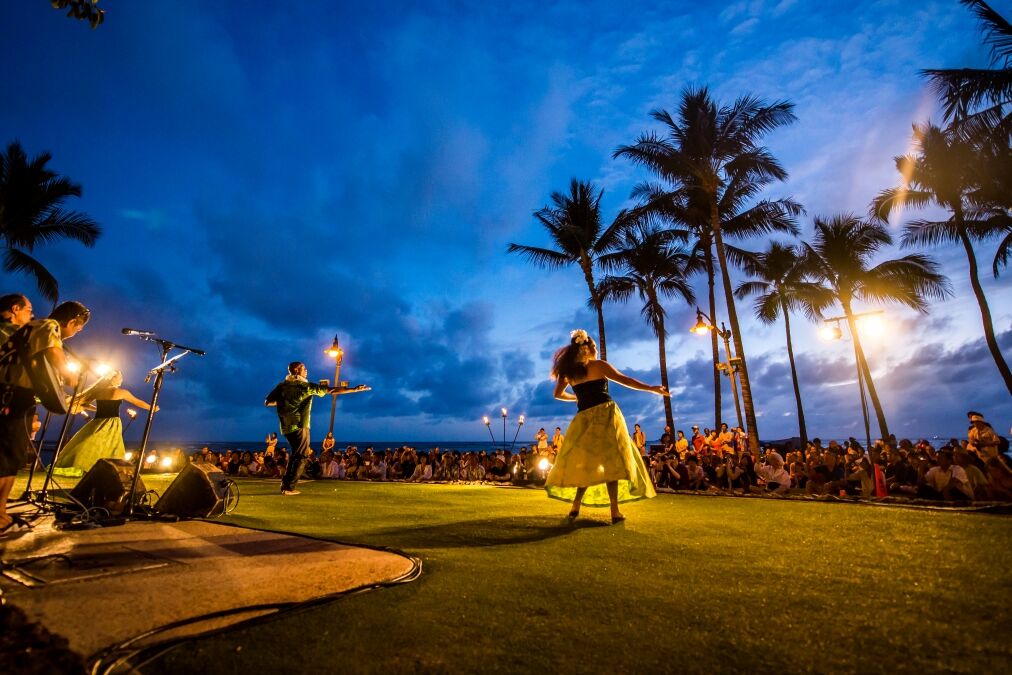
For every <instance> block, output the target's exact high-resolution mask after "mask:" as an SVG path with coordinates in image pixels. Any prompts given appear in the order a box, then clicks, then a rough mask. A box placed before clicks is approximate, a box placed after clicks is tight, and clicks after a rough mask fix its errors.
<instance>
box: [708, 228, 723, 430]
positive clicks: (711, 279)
mask: <svg viewBox="0 0 1012 675" xmlns="http://www.w3.org/2000/svg"><path fill="white" fill-rule="evenodd" d="M704 247H705V248H706V283H707V286H708V289H707V290H708V291H709V296H710V297H709V300H710V307H709V312H710V321H712V322H714V324H716V322H717V296H716V294H715V290H714V285H715V284H716V277H715V275H714V272H713V240H711V239H710V238H709V237H706V240H705V242H704ZM710 348H711V349H712V350H713V419H714V421H715V426H714V428H715V429H720V418H721V406H722V403H721V400H720V371H719V370H717V362H719V361H720V352H719V351H718V347H717V331H715V330H711V331H710Z"/></svg>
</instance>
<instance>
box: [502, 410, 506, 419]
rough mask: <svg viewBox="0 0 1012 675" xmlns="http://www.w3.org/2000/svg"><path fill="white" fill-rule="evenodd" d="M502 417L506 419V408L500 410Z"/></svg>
mask: <svg viewBox="0 0 1012 675" xmlns="http://www.w3.org/2000/svg"><path fill="white" fill-rule="evenodd" d="M502 416H503V417H506V408H502Z"/></svg>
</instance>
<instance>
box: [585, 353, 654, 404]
mask: <svg viewBox="0 0 1012 675" xmlns="http://www.w3.org/2000/svg"><path fill="white" fill-rule="evenodd" d="M595 365H597V367H598V368H599V369H600V372H601V375H603V376H604V377H607V378H608V379H609V380H611V381H612V382H617V383H619V384H621V385H622V386H623V387H629V388H630V389H637V390H639V391H648V392H650V393H651V394H657V395H658V396H671V393H670V392H669V391H668V390H667V389H666V388H665V387H663V386H662V385H659V384H658V385H652V384H647V383H646V382H640V381H639V380H637V379H636V378H635V377H629V376H628V375H626V374H625V373H623V372H621V371H620V370H619V369H618V368H616V367H615V366H613V365H611V364H610V363H608V362H607V361H598V362H597V363H596V364H595Z"/></svg>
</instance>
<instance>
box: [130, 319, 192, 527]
mask: <svg viewBox="0 0 1012 675" xmlns="http://www.w3.org/2000/svg"><path fill="white" fill-rule="evenodd" d="M137 337H139V338H140V339H142V340H147V341H149V342H155V343H157V344H158V346H159V347H160V348H161V351H162V362H161V363H159V364H158V365H157V366H155V367H154V368H152V369H151V370H150V371H149V372H148V376H147V377H146V378H144V381H145V382H148V381H150V380H151V377H152V376H154V378H155V383H154V385H153V387H152V391H151V407H150V408H149V409H148V416H147V419H146V420H145V421H144V433H143V434H142V435H141V445H140V448H138V450H137V459H136V461H135V462H134V477H133V480H132V481H131V482H130V494H129V495H127V501H126V509H125V510H124V512H123V516H124V517H125V518H130V517H132V516H133V512H134V495H135V494H136V493H137V479H138V478H140V475H141V466H142V465H143V464H144V456H145V452H147V448H148V438H149V437H150V436H151V424H152V423H153V422H154V419H155V408H156V407H157V406H158V397H159V395H160V394H161V392H162V384H163V383H164V381H165V371H166V370H171V371H173V372H175V370H176V366H175V365H174V364H175V362H176V361H178V360H179V359H181V358H183V357H184V356H186V355H187V354H196V355H197V356H204V353H205V352H204V351H203V350H200V349H194V348H193V347H184V346H183V345H178V344H176V343H175V342H169V341H168V340H162V339H160V338H156V337H154V336H153V335H137ZM173 348H178V349H181V350H183V351H182V353H180V354H176V355H175V356H173V357H172V358H171V359H170V358H169V352H170V351H172V349H173Z"/></svg>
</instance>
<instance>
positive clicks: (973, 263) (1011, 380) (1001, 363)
mask: <svg viewBox="0 0 1012 675" xmlns="http://www.w3.org/2000/svg"><path fill="white" fill-rule="evenodd" d="M957 217H960V216H957ZM959 238H960V240H961V241H962V242H963V248H964V249H965V250H966V259H967V260H968V261H969V263H970V287H971V288H973V294H974V296H976V298H977V305H978V306H979V307H980V318H981V321H982V322H983V323H984V341H985V342H987V348H988V349H989V350H990V351H991V358H993V359H994V363H995V365H996V366H998V372H1000V373H1001V377H1002V379H1003V380H1005V387H1006V388H1007V389H1008V390H1009V393H1010V394H1012V371H1009V367H1008V363H1006V362H1005V357H1003V356H1002V353H1001V350H1000V349H998V341H997V340H996V339H995V336H994V322H993V321H992V320H991V308H990V307H988V304H987V297H985V295H984V289H983V288H982V287H981V285H980V279H979V278H978V274H977V256H976V255H974V252H973V245H972V244H971V243H970V238H969V237H968V236H966V228H965V227H960V228H959Z"/></svg>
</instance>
